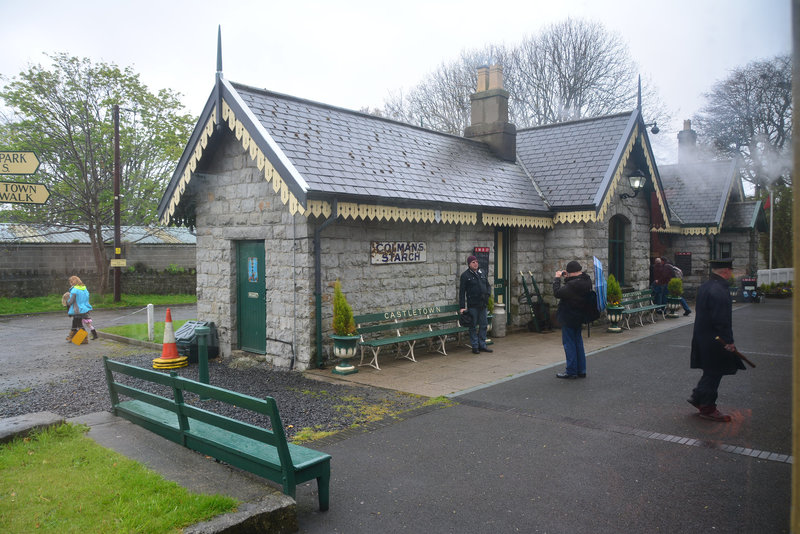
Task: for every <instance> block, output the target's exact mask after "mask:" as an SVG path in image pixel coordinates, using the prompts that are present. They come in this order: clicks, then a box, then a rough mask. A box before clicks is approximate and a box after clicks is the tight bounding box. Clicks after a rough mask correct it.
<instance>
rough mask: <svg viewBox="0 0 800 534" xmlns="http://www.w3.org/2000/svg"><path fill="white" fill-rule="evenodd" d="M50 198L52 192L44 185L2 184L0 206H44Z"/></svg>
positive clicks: (0, 186) (0, 184)
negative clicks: (7, 204) (4, 203)
mask: <svg viewBox="0 0 800 534" xmlns="http://www.w3.org/2000/svg"><path fill="white" fill-rule="evenodd" d="M48 198H50V191H49V190H48V189H47V187H46V186H45V185H44V184H21V183H17V182H0V204H2V203H3V202H9V203H11V204H44V203H45V202H47V199H48Z"/></svg>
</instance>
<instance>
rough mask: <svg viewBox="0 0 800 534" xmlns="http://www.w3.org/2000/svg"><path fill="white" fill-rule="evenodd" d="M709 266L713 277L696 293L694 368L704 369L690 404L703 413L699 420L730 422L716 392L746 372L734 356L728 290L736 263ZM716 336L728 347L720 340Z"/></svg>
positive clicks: (739, 360)
mask: <svg viewBox="0 0 800 534" xmlns="http://www.w3.org/2000/svg"><path fill="white" fill-rule="evenodd" d="M710 265H711V276H710V277H709V279H708V280H707V281H705V282H703V284H702V285H701V286H700V288H699V289H698V290H697V301H696V302H695V313H697V318H696V319H695V320H694V334H693V335H692V355H691V368H692V369H702V370H703V376H702V377H700V381H699V382H698V383H697V387H695V388H694V390H693V391H692V396H691V397H689V399H688V401H689V404H691V405H692V406H694V407H695V408H697V409H698V410H699V411H700V417H702V418H704V419H710V420H712V421H720V422H728V421H730V420H731V417H730V415H727V414H724V413H722V412H720V411H719V410H718V409H717V390H718V389H719V384H720V381H721V380H722V377H723V376H725V375H733V374H736V371H738V370H739V369H742V370H744V369H745V366H744V364H743V363H742V360H741V359H740V358H739V357H738V356H736V354H734V351H736V345H734V341H733V317H732V311H733V305H732V302H731V296H730V291H729V289H728V287H729V284H728V280H729V279H730V277H731V275H732V273H733V260H730V259H721V260H711V262H710ZM717 337H719V338H720V339H722V340H723V341H724V343H725V344H724V345H723V344H722V343H720V342H719V341H717V340H716V338H717Z"/></svg>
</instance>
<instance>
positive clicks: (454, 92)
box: [384, 46, 506, 135]
mask: <svg viewBox="0 0 800 534" xmlns="http://www.w3.org/2000/svg"><path fill="white" fill-rule="evenodd" d="M505 57H506V53H505V50H504V49H503V48H502V47H495V46H488V47H486V48H484V49H481V50H472V51H462V52H461V56H460V57H459V58H458V59H456V60H455V61H452V62H450V63H442V64H441V65H440V66H439V68H438V69H437V70H435V71H434V72H432V73H431V74H430V75H429V76H428V78H427V79H426V80H424V81H423V82H421V83H420V84H419V85H417V86H416V87H415V88H413V89H412V90H411V91H409V92H408V93H403V92H398V93H394V94H391V95H390V96H389V98H388V99H387V100H386V101H385V102H384V112H385V115H386V116H387V117H390V118H392V119H395V120H399V121H403V122H407V123H409V124H415V125H417V126H422V127H424V128H430V129H432V130H437V131H440V132H445V133H450V134H454V135H461V134H462V133H463V132H464V128H466V127H467V126H469V122H470V99H469V97H470V95H471V94H472V93H474V92H475V88H476V85H477V71H478V67H479V66H481V65H486V64H488V63H489V62H493V63H500V64H503V62H504V59H505Z"/></svg>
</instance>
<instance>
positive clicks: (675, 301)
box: [667, 297, 681, 319]
mask: <svg viewBox="0 0 800 534" xmlns="http://www.w3.org/2000/svg"><path fill="white" fill-rule="evenodd" d="M680 307H681V298H680V297H667V312H668V313H667V317H669V318H670V319H676V318H677V317H678V308H680Z"/></svg>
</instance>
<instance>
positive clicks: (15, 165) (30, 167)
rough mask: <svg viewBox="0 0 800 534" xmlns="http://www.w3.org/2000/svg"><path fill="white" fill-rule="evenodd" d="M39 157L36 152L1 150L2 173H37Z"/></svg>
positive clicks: (0, 167) (0, 171) (0, 164)
mask: <svg viewBox="0 0 800 534" xmlns="http://www.w3.org/2000/svg"><path fill="white" fill-rule="evenodd" d="M37 169H39V158H37V157H36V153H35V152H7V151H0V174H36V171H37Z"/></svg>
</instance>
